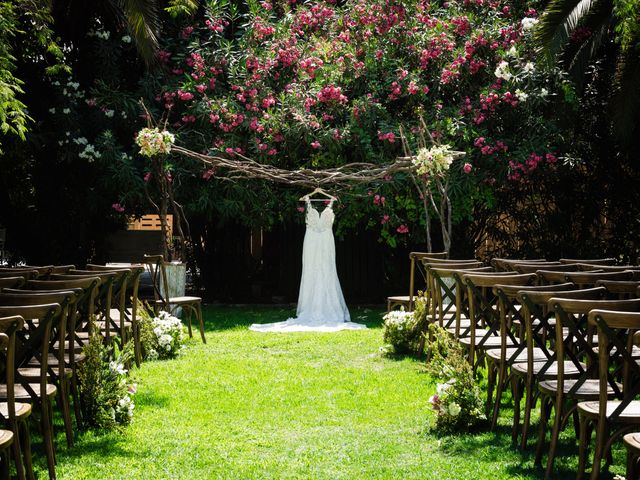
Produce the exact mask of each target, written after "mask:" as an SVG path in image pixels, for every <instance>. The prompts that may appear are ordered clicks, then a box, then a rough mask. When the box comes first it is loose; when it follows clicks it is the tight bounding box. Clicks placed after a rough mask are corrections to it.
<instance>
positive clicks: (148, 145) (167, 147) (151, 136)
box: [136, 127, 176, 157]
mask: <svg viewBox="0 0 640 480" xmlns="http://www.w3.org/2000/svg"><path fill="white" fill-rule="evenodd" d="M175 140H176V137H175V135H173V134H172V133H170V132H167V131H166V130H162V131H160V129H158V128H157V127H156V128H143V129H142V130H140V131H139V132H138V135H137V136H136V143H137V144H138V146H139V147H140V154H141V155H145V156H147V157H153V156H156V155H160V154H167V153H169V152H170V151H171V146H172V145H173V143H174V142H175Z"/></svg>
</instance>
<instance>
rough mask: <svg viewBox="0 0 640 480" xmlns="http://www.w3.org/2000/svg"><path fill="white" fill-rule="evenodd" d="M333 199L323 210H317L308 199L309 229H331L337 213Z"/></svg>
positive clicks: (322, 230)
mask: <svg viewBox="0 0 640 480" xmlns="http://www.w3.org/2000/svg"><path fill="white" fill-rule="evenodd" d="M332 207H333V201H332V202H330V203H329V205H327V206H326V207H325V208H324V209H323V210H322V211H319V210H316V209H315V208H313V206H312V205H311V202H310V201H309V200H307V229H310V230H312V231H314V232H318V233H320V232H324V231H330V230H331V229H332V227H333V220H334V218H335V215H334V213H333V208H332Z"/></svg>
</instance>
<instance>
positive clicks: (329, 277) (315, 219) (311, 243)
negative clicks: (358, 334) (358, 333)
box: [249, 199, 367, 332]
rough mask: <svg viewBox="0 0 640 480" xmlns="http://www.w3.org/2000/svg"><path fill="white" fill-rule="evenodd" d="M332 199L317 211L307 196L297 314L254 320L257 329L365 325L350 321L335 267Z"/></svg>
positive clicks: (322, 329) (299, 329)
mask: <svg viewBox="0 0 640 480" xmlns="http://www.w3.org/2000/svg"><path fill="white" fill-rule="evenodd" d="M332 207H333V201H331V203H329V205H327V207H326V208H325V209H324V210H322V212H319V211H318V210H316V209H315V208H313V207H312V206H311V202H310V201H309V200H308V199H307V220H306V222H307V230H306V233H305V235H304V244H303V247H302V280H301V281H300V294H299V296H298V308H297V313H296V315H297V316H296V318H289V319H288V320H286V321H284V322H276V323H264V324H259V323H256V324H253V325H251V326H250V327H249V329H250V330H253V331H256V332H336V331H338V330H359V329H364V328H367V327H366V325H362V324H359V323H353V322H351V321H350V316H349V310H348V309H347V305H346V303H345V301H344V296H343V295H342V289H341V288H340V280H338V272H337V270H336V247H335V243H334V240H333V231H332V227H333V220H334V218H335V216H334V213H333V208H332Z"/></svg>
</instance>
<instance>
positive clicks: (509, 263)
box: [491, 257, 549, 272]
mask: <svg viewBox="0 0 640 480" xmlns="http://www.w3.org/2000/svg"><path fill="white" fill-rule="evenodd" d="M521 263H527V264H531V263H539V264H546V263H549V261H548V260H547V259H546V258H531V259H524V258H497V257H496V258H492V259H491V265H492V266H493V267H494V268H495V269H496V270H497V271H498V272H508V271H513V270H514V268H513V266H514V265H517V264H521Z"/></svg>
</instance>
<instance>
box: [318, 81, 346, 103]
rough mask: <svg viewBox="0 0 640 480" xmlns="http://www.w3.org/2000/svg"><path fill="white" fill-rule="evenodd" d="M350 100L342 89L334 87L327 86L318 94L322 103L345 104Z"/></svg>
mask: <svg viewBox="0 0 640 480" xmlns="http://www.w3.org/2000/svg"><path fill="white" fill-rule="evenodd" d="M348 100H349V99H348V98H347V97H346V95H344V94H343V93H342V87H336V86H334V85H327V86H326V87H323V88H322V90H320V93H318V101H320V102H322V103H339V104H345V103H347V102H348Z"/></svg>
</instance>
